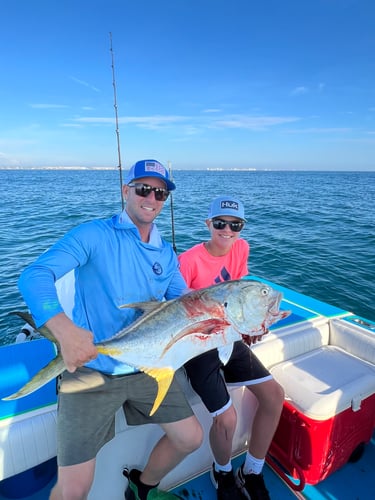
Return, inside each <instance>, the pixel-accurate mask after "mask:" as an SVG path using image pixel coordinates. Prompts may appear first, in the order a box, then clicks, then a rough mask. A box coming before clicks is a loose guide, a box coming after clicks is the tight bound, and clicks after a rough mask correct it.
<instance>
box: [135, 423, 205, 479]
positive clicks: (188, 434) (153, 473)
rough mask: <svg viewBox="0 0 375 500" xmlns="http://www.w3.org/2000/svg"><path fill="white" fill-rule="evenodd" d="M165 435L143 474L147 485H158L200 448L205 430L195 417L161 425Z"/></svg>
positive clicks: (154, 450) (156, 446)
mask: <svg viewBox="0 0 375 500" xmlns="http://www.w3.org/2000/svg"><path fill="white" fill-rule="evenodd" d="M161 428H162V429H163V430H164V431H165V435H164V436H163V437H162V438H161V439H160V440H159V442H158V443H157V444H156V445H155V447H154V449H153V450H152V452H151V454H150V456H149V459H148V462H147V465H146V467H145V468H144V470H143V472H142V474H141V481H142V482H144V483H146V484H158V483H159V482H160V481H161V480H162V479H163V477H164V476H165V475H166V474H167V473H168V472H170V471H171V470H172V469H173V468H174V467H176V465H178V464H179V463H180V462H181V460H183V459H184V458H185V457H186V456H187V455H189V453H192V452H193V451H194V450H196V449H197V448H199V446H200V445H201V444H202V440H203V430H202V427H201V425H200V423H199V422H198V420H197V418H196V417H195V416H191V417H188V418H185V419H183V420H179V421H177V422H171V423H168V424H161Z"/></svg>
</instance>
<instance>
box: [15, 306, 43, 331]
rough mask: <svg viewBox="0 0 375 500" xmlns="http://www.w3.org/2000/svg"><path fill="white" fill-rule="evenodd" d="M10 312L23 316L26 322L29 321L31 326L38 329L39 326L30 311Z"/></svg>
mask: <svg viewBox="0 0 375 500" xmlns="http://www.w3.org/2000/svg"><path fill="white" fill-rule="evenodd" d="M9 314H14V315H15V316H19V317H20V318H22V319H23V320H24V321H26V323H28V324H29V325H30V326H31V327H33V328H34V330H37V326H36V324H35V321H34V320H33V317H32V316H31V314H30V313H28V312H23V311H12V312H11V313H9Z"/></svg>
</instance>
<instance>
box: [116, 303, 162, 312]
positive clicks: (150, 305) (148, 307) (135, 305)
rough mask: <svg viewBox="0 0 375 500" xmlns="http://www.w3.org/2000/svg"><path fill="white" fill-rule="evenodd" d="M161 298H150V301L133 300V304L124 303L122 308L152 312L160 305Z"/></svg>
mask: <svg viewBox="0 0 375 500" xmlns="http://www.w3.org/2000/svg"><path fill="white" fill-rule="evenodd" d="M160 304H162V302H160V300H150V301H148V302H132V303H131V304H123V305H121V306H119V307H120V309H141V311H142V312H152V311H154V310H155V309H157V308H158V307H160Z"/></svg>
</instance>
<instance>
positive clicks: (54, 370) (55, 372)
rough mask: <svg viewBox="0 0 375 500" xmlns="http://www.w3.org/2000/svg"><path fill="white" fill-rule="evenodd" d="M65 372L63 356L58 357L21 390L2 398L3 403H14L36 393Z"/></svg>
mask: <svg viewBox="0 0 375 500" xmlns="http://www.w3.org/2000/svg"><path fill="white" fill-rule="evenodd" d="M64 370H65V364H64V360H63V357H62V356H61V354H59V355H58V356H56V358H54V359H53V360H52V361H50V362H49V363H48V365H46V366H45V367H44V368H42V369H41V370H40V371H39V372H38V373H37V374H36V375H34V377H33V378H32V379H31V380H29V382H27V384H25V385H24V386H23V387H21V389H20V390H19V391H17V392H15V393H13V394H11V395H10V396H7V397H5V398H2V400H3V401H12V400H14V399H19V398H23V397H24V396H28V395H29V394H31V393H32V392H35V391H36V390H37V389H39V388H40V387H43V386H44V385H46V384H47V383H48V382H50V380H52V379H54V378H56V377H58V376H59V375H61V373H62V372H63V371H64Z"/></svg>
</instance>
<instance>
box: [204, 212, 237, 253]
mask: <svg viewBox="0 0 375 500" xmlns="http://www.w3.org/2000/svg"><path fill="white" fill-rule="evenodd" d="M225 222H229V223H235V225H234V227H235V229H238V228H240V229H242V227H243V221H242V220H241V219H238V218H237V217H232V216H230V215H223V216H220V217H214V218H213V219H208V220H206V225H207V227H208V229H209V231H210V234H211V241H212V243H213V244H214V245H215V246H217V247H218V248H221V249H223V250H227V251H229V250H230V248H231V246H232V245H233V243H234V242H235V241H236V240H237V239H238V238H239V237H240V234H241V231H233V229H231V227H230V224H225V225H224V223H225ZM215 225H216V228H215ZM223 226H224V227H223Z"/></svg>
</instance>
